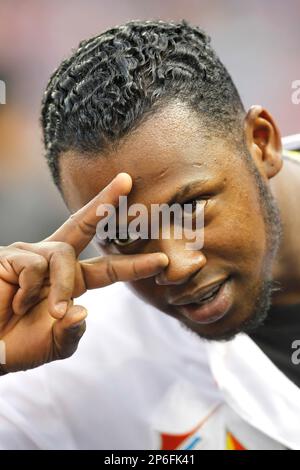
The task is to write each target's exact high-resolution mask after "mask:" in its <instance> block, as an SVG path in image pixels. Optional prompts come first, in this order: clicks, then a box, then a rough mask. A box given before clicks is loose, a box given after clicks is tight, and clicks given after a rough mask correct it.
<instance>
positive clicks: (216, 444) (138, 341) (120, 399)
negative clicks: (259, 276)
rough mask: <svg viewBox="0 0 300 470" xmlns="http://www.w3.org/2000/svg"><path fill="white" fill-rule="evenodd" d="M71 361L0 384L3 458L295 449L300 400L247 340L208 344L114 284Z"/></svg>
mask: <svg viewBox="0 0 300 470" xmlns="http://www.w3.org/2000/svg"><path fill="white" fill-rule="evenodd" d="M77 303H78V304H81V305H84V306H86V307H87V308H88V310H89V316H88V320H87V331H86V333H85V335H84V337H83V339H82V341H81V342H80V345H79V348H78V350H77V352H76V353H75V355H74V356H73V357H71V358H69V359H66V360H63V361H58V362H54V363H51V364H47V365H45V366H41V367H39V368H37V369H34V370H31V371H27V372H18V373H15V374H8V375H7V376H3V377H1V379H0V448H1V449H106V450H116V449H118V450H122V449H126V450H129V449H144V450H149V449H150V450H153V449H162V450H167V449H191V450H192V449H199V450H200V449H284V448H291V449H300V432H299V430H300V425H299V423H300V390H299V389H298V387H297V386H296V385H294V384H293V383H292V382H291V381H290V380H289V379H287V378H286V376H285V375H284V374H283V373H282V372H281V371H280V370H279V369H277V368H276V366H275V365H274V364H273V363H272V362H271V361H270V360H269V359H268V358H267V356H266V355H265V354H264V353H263V352H262V351H261V350H260V349H259V348H258V346H256V344H255V343H254V342H253V341H252V340H251V339H250V338H249V337H248V336H246V335H242V334H241V335H238V336H237V337H236V338H235V339H234V340H232V341H230V342H227V343H217V342H206V341H203V340H201V339H200V338H199V337H198V336H197V335H196V334H194V333H192V332H191V331H188V330H187V329H185V328H183V327H182V325H181V324H180V322H179V321H178V320H175V319H173V318H171V317H169V316H167V315H165V314H163V313H161V312H160V311H158V310H157V309H155V308H153V307H152V306H149V305H147V304H145V303H144V302H143V301H141V300H140V299H138V298H137V297H136V296H135V295H134V294H133V293H131V291H130V290H129V289H128V288H127V286H126V285H125V284H123V283H117V284H115V285H113V286H109V287H105V288H103V289H98V290H95V291H89V292H87V293H86V294H85V295H84V296H82V297H81V298H80V299H78V300H77Z"/></svg>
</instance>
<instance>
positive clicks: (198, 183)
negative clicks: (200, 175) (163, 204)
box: [167, 179, 208, 206]
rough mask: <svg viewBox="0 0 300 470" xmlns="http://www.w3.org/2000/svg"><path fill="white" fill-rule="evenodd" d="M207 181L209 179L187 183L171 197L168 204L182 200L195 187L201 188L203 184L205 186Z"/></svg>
mask: <svg viewBox="0 0 300 470" xmlns="http://www.w3.org/2000/svg"><path fill="white" fill-rule="evenodd" d="M207 181H208V179H197V180H195V181H191V182H190V183H187V184H186V185H184V186H182V187H181V188H180V189H179V190H178V191H177V192H176V194H174V195H173V196H172V197H171V199H170V200H169V201H168V202H167V204H168V205H170V206H171V205H172V204H175V203H179V202H181V201H182V199H184V198H185V197H186V196H187V195H188V194H191V193H192V192H193V191H194V190H195V189H199V187H201V185H202V186H203V185H204V184H205V183H206V182H207Z"/></svg>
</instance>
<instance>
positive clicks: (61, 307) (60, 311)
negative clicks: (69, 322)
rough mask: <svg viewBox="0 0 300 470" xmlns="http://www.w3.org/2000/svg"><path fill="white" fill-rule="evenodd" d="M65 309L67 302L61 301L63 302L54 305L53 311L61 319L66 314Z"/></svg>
mask: <svg viewBox="0 0 300 470" xmlns="http://www.w3.org/2000/svg"><path fill="white" fill-rule="evenodd" d="M67 309H68V302H66V301H63V302H58V303H57V304H56V305H55V311H56V312H57V313H58V315H59V316H60V317H61V318H62V317H63V316H65V314H66V313H67Z"/></svg>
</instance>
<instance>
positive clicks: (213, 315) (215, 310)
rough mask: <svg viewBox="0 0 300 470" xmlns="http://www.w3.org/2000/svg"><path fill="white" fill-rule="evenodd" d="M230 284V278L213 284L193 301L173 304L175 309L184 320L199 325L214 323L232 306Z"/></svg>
mask: <svg viewBox="0 0 300 470" xmlns="http://www.w3.org/2000/svg"><path fill="white" fill-rule="evenodd" d="M232 302H233V295H232V282H231V279H230V278H227V279H225V280H224V281H222V282H220V283H218V284H215V285H214V286H212V287H211V288H210V289H209V290H206V292H205V293H201V294H200V295H198V296H197V295H195V296H194V298H193V299H189V300H187V301H186V302H185V303H184V301H180V302H178V303H177V304H176V303H175V302H174V303H173V305H174V306H175V308H176V309H177V310H178V311H179V312H180V313H181V314H182V315H184V316H185V317H186V318H188V319H189V320H192V321H194V322H196V323H199V324H208V323H214V322H216V321H218V320H220V319H221V318H223V317H224V316H225V315H226V313H227V312H228V311H229V309H230V308H231V306H232Z"/></svg>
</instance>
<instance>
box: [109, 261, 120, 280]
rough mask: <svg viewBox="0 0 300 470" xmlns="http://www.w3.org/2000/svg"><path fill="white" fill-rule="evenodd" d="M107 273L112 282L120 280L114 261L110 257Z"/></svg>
mask: <svg viewBox="0 0 300 470" xmlns="http://www.w3.org/2000/svg"><path fill="white" fill-rule="evenodd" d="M106 274H107V277H108V279H109V281H110V282H111V283H112V284H113V283H115V282H118V281H119V276H118V273H117V271H116V270H115V268H114V265H113V262H112V261H111V260H110V259H107V260H106Z"/></svg>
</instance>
